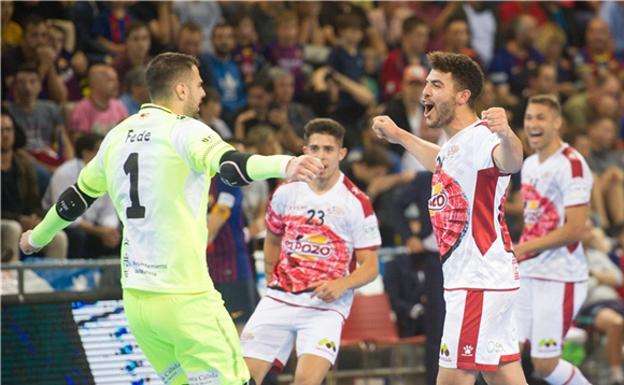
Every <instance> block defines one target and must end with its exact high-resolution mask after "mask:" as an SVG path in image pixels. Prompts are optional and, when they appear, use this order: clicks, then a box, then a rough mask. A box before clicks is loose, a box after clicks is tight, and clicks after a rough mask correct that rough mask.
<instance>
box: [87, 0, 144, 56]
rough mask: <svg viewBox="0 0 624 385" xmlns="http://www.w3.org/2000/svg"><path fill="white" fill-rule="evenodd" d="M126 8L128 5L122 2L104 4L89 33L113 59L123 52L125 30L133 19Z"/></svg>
mask: <svg viewBox="0 0 624 385" xmlns="http://www.w3.org/2000/svg"><path fill="white" fill-rule="evenodd" d="M128 6H129V4H128V3H127V2H124V1H108V2H106V4H105V5H104V6H103V7H102V9H100V13H99V14H98V15H97V17H96V18H95V21H94V23H93V25H92V26H91V32H92V33H93V34H94V35H95V36H96V40H97V41H98V42H99V43H100V44H101V45H102V46H104V47H105V48H106V50H107V51H108V53H109V54H110V55H112V56H113V57H114V56H117V55H120V54H122V53H123V51H124V50H125V46H124V43H125V42H126V30H127V28H128V25H129V24H130V22H131V21H132V20H134V19H135V18H134V15H132V14H131V13H130V11H129V9H128Z"/></svg>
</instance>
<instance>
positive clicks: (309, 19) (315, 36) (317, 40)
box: [294, 1, 329, 47]
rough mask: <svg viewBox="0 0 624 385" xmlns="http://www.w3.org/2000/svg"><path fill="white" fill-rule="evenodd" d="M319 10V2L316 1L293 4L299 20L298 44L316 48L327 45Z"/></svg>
mask: <svg viewBox="0 0 624 385" xmlns="http://www.w3.org/2000/svg"><path fill="white" fill-rule="evenodd" d="M321 8H322V5H321V2H318V1H298V2H296V3H295V4H294V9H295V12H296V13H297V18H298V19H299V39H298V41H299V43H300V44H303V45H304V46H306V45H309V46H316V47H323V46H325V45H328V43H329V42H328V40H327V38H326V36H325V33H324V32H323V28H322V27H321V22H320V15H321Z"/></svg>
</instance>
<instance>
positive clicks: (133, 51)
mask: <svg viewBox="0 0 624 385" xmlns="http://www.w3.org/2000/svg"><path fill="white" fill-rule="evenodd" d="M151 39H152V38H151V37H150V33H149V29H147V26H146V25H145V24H143V23H142V22H140V21H137V20H134V21H131V22H130V23H129V24H128V26H127V28H126V41H125V43H124V50H123V51H121V52H120V53H119V54H118V55H117V56H116V57H115V61H114V62H113V68H115V71H117V78H119V79H126V73H128V71H130V70H132V69H134V68H137V67H142V66H146V65H147V63H149V61H150V60H151V56H150V54H149V52H150V46H151V44H152V41H151ZM126 87H129V86H128V85H127V84H126V85H125V86H124V91H125V90H126Z"/></svg>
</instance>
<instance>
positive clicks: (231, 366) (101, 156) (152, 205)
mask: <svg viewBox="0 0 624 385" xmlns="http://www.w3.org/2000/svg"><path fill="white" fill-rule="evenodd" d="M146 81H147V85H148V90H149V94H150V99H151V101H152V103H148V104H144V105H143V106H141V109H140V110H139V112H138V113H137V114H135V115H132V116H131V117H129V118H128V119H126V120H124V121H123V122H121V123H120V124H119V125H117V126H116V127H115V128H113V129H112V130H111V131H110V132H109V133H108V134H107V135H106V137H105V138H104V141H103V142H102V144H101V146H100V149H99V150H98V152H97V154H96V156H95V158H93V160H91V161H90V162H89V163H88V164H87V165H86V166H85V167H84V168H83V169H82V171H81V172H80V175H79V176H78V181H77V183H76V184H74V185H73V186H71V187H69V188H68V189H67V190H66V191H65V192H64V193H62V194H61V196H60V197H59V199H58V201H57V202H56V204H55V205H54V207H53V208H52V209H50V210H49V211H48V213H47V214H46V216H45V218H44V219H43V221H42V222H41V223H40V224H39V225H38V226H36V227H35V228H34V229H33V230H32V231H27V232H25V233H24V234H23V235H22V237H21V239H20V246H21V248H22V250H23V251H24V252H25V253H26V254H30V253H32V252H34V251H36V250H38V249H40V248H41V247H43V246H45V245H46V244H47V243H48V242H49V241H50V240H51V239H52V237H53V236H54V235H55V234H56V233H58V232H59V231H61V229H63V228H64V227H66V226H68V225H69V224H70V223H71V222H72V221H74V220H75V219H76V218H78V217H79V216H80V215H82V213H84V211H85V210H86V209H87V208H88V207H89V206H90V205H91V204H92V203H93V202H94V201H95V200H96V199H97V198H98V197H100V196H102V195H103V194H104V193H106V192H108V194H109V196H110V197H111V199H112V200H113V203H114V205H115V209H116V211H117V214H118V215H119V218H120V219H121V221H122V223H123V242H122V249H121V270H122V276H121V284H122V288H123V300H124V309H125V312H126V316H127V317H128V322H129V325H130V328H131V330H132V332H133V334H134V336H135V337H136V339H137V342H138V343H139V346H140V347H141V349H142V350H143V351H144V353H145V355H146V356H147V359H148V360H149V362H150V364H151V365H152V366H153V367H154V369H155V370H156V372H157V373H158V374H159V376H160V377H161V378H162V380H163V382H164V383H165V384H168V385H171V384H174V385H177V384H191V385H199V384H206V383H220V384H227V385H230V384H231V385H234V384H236V385H240V384H243V383H246V382H247V381H248V379H249V372H248V370H247V368H246V366H245V362H244V361H243V359H242V354H241V350H240V345H239V343H238V334H237V333H236V329H235V327H234V324H233V322H232V319H231V318H230V316H229V314H228V313H227V311H226V310H225V307H224V306H223V301H222V300H221V295H220V294H219V293H218V292H217V291H216V290H215V289H214V287H213V283H212V281H211V280H210V276H209V275H208V268H207V266H206V257H205V250H206V244H207V238H208V234H207V225H206V212H207V204H208V189H209V187H210V178H211V177H212V176H213V175H215V174H216V173H219V174H220V176H221V178H222V179H223V180H225V181H226V182H227V183H229V184H231V185H244V184H247V183H249V182H250V181H251V180H256V179H265V178H272V177H287V178H295V179H299V180H304V181H309V180H311V179H313V178H314V177H315V176H316V174H318V173H319V172H320V171H321V169H322V167H323V166H322V164H321V162H320V161H319V160H318V159H315V158H314V157H311V156H305V155H304V156H301V157H298V158H293V157H289V156H269V157H265V156H259V155H249V154H242V153H239V152H237V151H235V150H234V148H233V147H232V146H230V145H229V144H227V143H225V142H224V141H223V140H221V138H220V137H219V135H218V134H217V133H216V132H215V131H213V130H212V129H211V128H210V127H208V126H206V125H205V124H203V123H202V122H200V121H198V120H195V119H193V118H190V116H193V115H195V114H196V113H197V112H198V109H199V102H200V100H201V99H202V97H203V96H204V90H203V88H202V79H201V77H200V76H199V71H198V62H197V60H196V59H195V58H193V57H191V56H188V55H184V54H178V53H163V54H160V55H158V56H157V57H155V58H154V59H153V60H152V61H151V62H150V63H149V65H148V68H147V71H146Z"/></svg>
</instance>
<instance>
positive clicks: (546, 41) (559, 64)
mask: <svg viewBox="0 0 624 385" xmlns="http://www.w3.org/2000/svg"><path fill="white" fill-rule="evenodd" d="M565 45H566V35H565V32H564V31H563V30H562V29H561V28H560V27H559V26H558V25H556V24H554V23H546V24H544V25H543V26H542V27H541V28H540V29H539V33H538V34H537V38H536V39H535V48H537V50H538V51H540V53H541V54H542V55H543V56H544V62H545V63H548V64H550V65H553V66H555V68H556V69H557V90H558V92H559V95H560V96H561V98H562V99H563V100H565V99H567V98H568V97H569V96H571V95H573V94H574V93H576V92H577V87H576V85H575V83H574V82H575V81H576V75H575V73H574V62H573V61H572V59H571V58H570V57H569V56H570V55H568V51H567V50H564V47H565Z"/></svg>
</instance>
